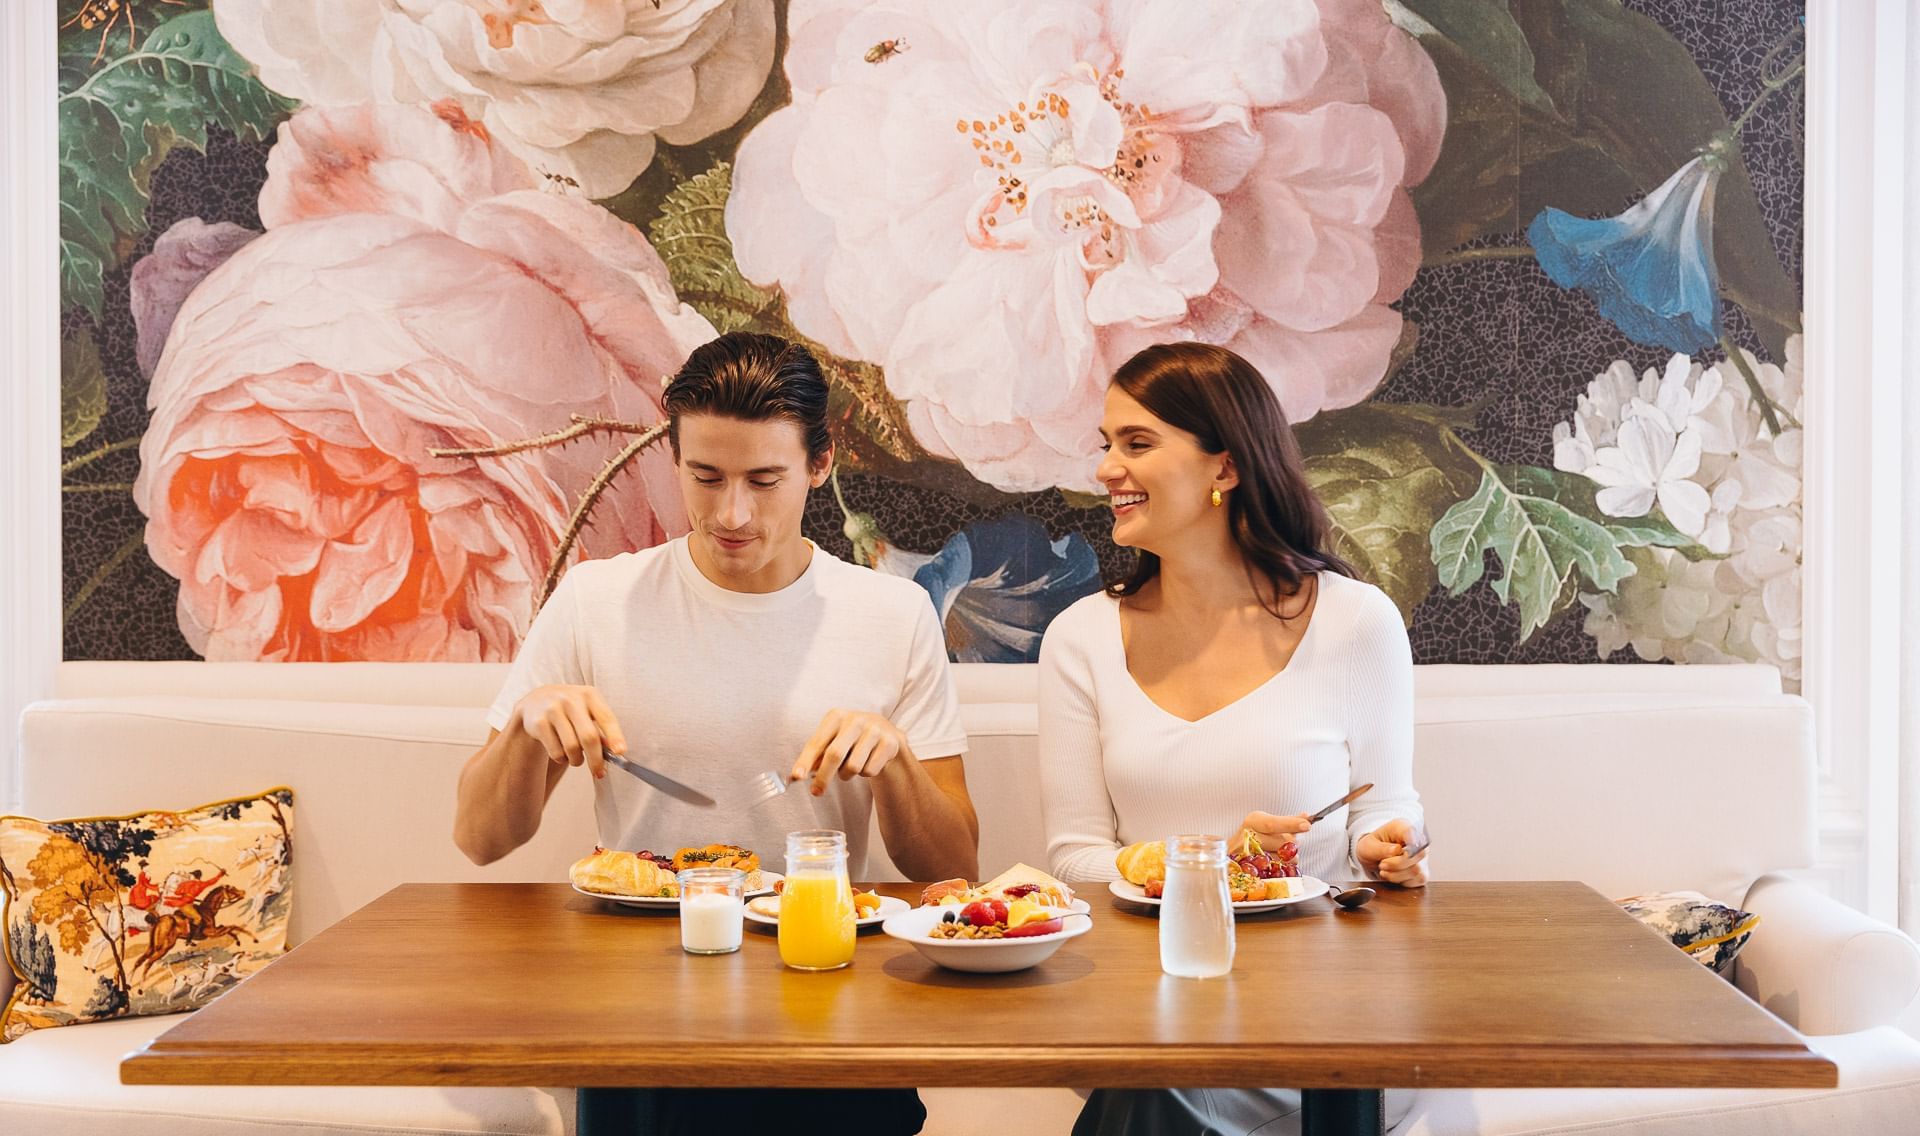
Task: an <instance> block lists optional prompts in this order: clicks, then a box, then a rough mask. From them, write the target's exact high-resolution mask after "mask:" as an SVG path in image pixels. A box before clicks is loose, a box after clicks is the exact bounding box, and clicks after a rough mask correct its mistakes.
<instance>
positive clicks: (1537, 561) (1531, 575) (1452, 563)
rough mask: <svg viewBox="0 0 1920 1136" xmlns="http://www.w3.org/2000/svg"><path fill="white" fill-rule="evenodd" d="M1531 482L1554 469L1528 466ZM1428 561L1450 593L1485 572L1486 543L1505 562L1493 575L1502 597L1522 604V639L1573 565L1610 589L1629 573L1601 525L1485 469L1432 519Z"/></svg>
mask: <svg viewBox="0 0 1920 1136" xmlns="http://www.w3.org/2000/svg"><path fill="white" fill-rule="evenodd" d="M1527 473H1528V474H1529V475H1542V474H1544V475H1548V476H1547V477H1545V478H1541V477H1531V478H1530V479H1531V484H1530V485H1529V488H1531V489H1534V490H1538V489H1540V488H1543V487H1544V486H1543V484H1542V483H1543V482H1546V481H1551V480H1552V474H1553V471H1548V470H1529V471H1527ZM1431 545H1432V556H1433V563H1434V566H1435V567H1436V568H1437V569H1438V571H1439V578H1440V583H1441V584H1443V585H1444V586H1445V587H1446V588H1447V589H1448V591H1449V592H1451V593H1452V594H1454V595H1459V594H1460V593H1462V592H1464V591H1466V590H1467V589H1468V588H1469V587H1471V586H1473V585H1474V584H1475V583H1476V582H1478V581H1479V580H1480V578H1481V576H1483V575H1484V574H1485V554H1486V552H1487V551H1488V550H1489V549H1491V550H1492V551H1493V553H1494V555H1495V556H1497V557H1498V558H1499V560H1500V562H1501V565H1502V567H1503V571H1502V573H1501V575H1500V576H1499V577H1498V578H1496V579H1494V580H1493V581H1491V584H1492V587H1493V591H1494V594H1495V595H1497V596H1499V597H1500V598H1501V600H1503V601H1506V602H1509V603H1518V604H1519V605H1520V639H1521V641H1522V642H1525V641H1526V640H1527V639H1529V638H1532V636H1533V633H1534V632H1535V631H1538V630H1539V629H1540V628H1541V627H1542V626H1544V625H1545V624H1546V622H1547V621H1548V620H1549V619H1551V618H1553V616H1554V614H1555V613H1556V611H1557V610H1558V608H1559V606H1560V605H1561V604H1562V603H1563V602H1564V599H1565V597H1566V596H1567V595H1568V594H1570V589H1568V588H1567V586H1566V585H1567V583H1568V579H1569V576H1570V575H1571V574H1572V573H1574V572H1578V573H1579V574H1580V575H1581V576H1582V577H1583V578H1584V579H1585V580H1586V581H1587V582H1588V583H1589V584H1590V585H1592V586H1593V587H1594V588H1595V589H1597V590H1599V591H1603V592H1611V591H1613V590H1614V589H1615V588H1617V587H1619V585H1620V581H1621V580H1623V579H1625V578H1627V577H1628V576H1631V575H1633V572H1634V568H1633V565H1632V564H1630V563H1629V562H1628V561H1627V558H1626V557H1625V556H1623V555H1621V552H1620V548H1619V546H1618V544H1616V543H1615V540H1614V535H1613V533H1611V532H1610V531H1609V530H1608V528H1607V526H1606V525H1603V524H1601V523H1599V522H1597V521H1594V520H1592V519H1590V518H1587V517H1584V516H1581V515H1580V514H1579V513H1577V512H1575V511H1574V510H1573V509H1570V508H1568V507H1567V506H1566V505H1564V504H1561V503H1560V502H1559V501H1556V500H1554V499H1552V498H1551V497H1547V496H1538V495H1536V493H1534V492H1525V491H1521V490H1519V489H1516V488H1515V487H1513V486H1510V485H1509V484H1507V483H1506V482H1505V481H1504V480H1503V479H1502V474H1501V471H1497V470H1494V469H1488V470H1485V471H1484V472H1483V473H1482V475H1481V479H1480V488H1479V490H1478V491H1477V492H1475V493H1474V495H1473V496H1472V497H1470V498H1468V499H1467V500H1465V501H1462V502H1460V503H1459V504H1457V505H1455V506H1453V507H1452V508H1450V509H1448V510H1447V511H1446V514H1445V515H1444V516H1442V517H1441V518H1440V520H1439V522H1438V523H1437V524H1435V525H1434V526H1433V532H1432V537H1431Z"/></svg>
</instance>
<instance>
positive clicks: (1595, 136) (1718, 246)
mask: <svg viewBox="0 0 1920 1136" xmlns="http://www.w3.org/2000/svg"><path fill="white" fill-rule="evenodd" d="M1397 3H1398V4H1399V5H1401V6H1402V7H1404V8H1405V9H1406V10H1407V11H1408V12H1410V13H1412V15H1413V16H1414V17H1417V19H1409V18H1406V17H1405V16H1403V17H1402V19H1401V22H1402V23H1403V24H1405V25H1408V26H1409V27H1410V30H1412V31H1413V32H1414V34H1415V35H1416V36H1418V38H1419V40H1420V43H1421V45H1422V46H1423V47H1425V48H1426V50H1427V53H1428V55H1429V56H1430V57H1431V58H1432V59H1433V62H1434V65H1435V67H1436V69H1437V70H1438V71H1439V74H1440V83H1441V86H1442V88H1444V90H1445V91H1446V95H1447V108H1448V110H1447V136H1446V142H1445V144H1444V146H1443V148H1442V150H1441V154H1440V160H1439V163H1438V164H1437V165H1436V166H1435V168H1434V170H1433V172H1432V173H1431V174H1430V175H1429V176H1428V177H1427V180H1426V181H1424V182H1423V183H1421V184H1420V185H1419V186H1418V187H1416V188H1415V189H1414V191H1413V197H1414V205H1415V208H1416V210H1417V211H1418V213H1419V215H1420V223H1421V231H1422V235H1423V238H1424V244H1425V247H1426V252H1427V255H1428V256H1429V257H1436V256H1439V255H1440V254H1443V253H1445V252H1448V251H1450V250H1452V249H1455V248H1457V247H1459V246H1460V245H1462V244H1465V243H1467V242H1469V241H1471V240H1474V239H1476V238H1480V237H1485V236H1489V235H1496V234H1498V235H1507V234H1513V233H1517V232H1519V231H1521V230H1522V229H1524V228H1525V226H1526V225H1527V224H1528V223H1529V222H1531V221H1532V220H1533V218H1534V217H1535V216H1536V215H1537V214H1538V213H1539V212H1540V210H1541V209H1543V208H1546V207H1547V206H1554V207H1556V208H1559V209H1563V210H1565V211H1567V212H1569V213H1573V214H1576V215H1580V216H1610V215H1613V214H1616V213H1618V212H1620V211H1621V209H1622V208H1624V207H1625V206H1626V205H1627V203H1628V202H1630V201H1631V200H1633V199H1634V198H1637V197H1640V196H1643V195H1644V194H1646V193H1647V192H1648V191H1649V190H1651V189H1653V188H1654V187H1655V186H1657V185H1659V184H1660V183H1661V182H1663V181H1665V180H1666V179H1667V178H1668V177H1669V176H1671V175H1672V173H1673V172H1674V171H1675V170H1677V169H1679V168H1680V166H1681V165H1682V164H1684V163H1685V162H1687V161H1688V160H1689V159H1691V158H1692V157H1693V156H1694V153H1695V151H1697V150H1698V149H1699V148H1700V147H1701V146H1703V145H1705V144H1706V143H1707V141H1708V140H1709V139H1711V138H1712V137H1713V136H1714V135H1715V134H1717V133H1719V132H1722V131H1724V130H1726V129H1727V127H1728V122H1727V117H1726V112H1725V110H1724V109H1723V108H1722V107H1721V105H1720V100H1719V97H1718V96H1717V95H1716V94H1715V92H1714V90H1713V87H1712V85H1711V84H1709V83H1708V82H1707V80H1706V77H1705V76H1704V75H1702V74H1701V71H1700V67H1699V65H1698V64H1697V63H1695V62H1694V60H1693V57H1692V56H1691V55H1690V54H1689V53H1688V52H1687V49H1686V48H1685V46H1683V45H1682V44H1681V43H1680V42H1679V41H1678V40H1676V39H1675V38H1674V37H1673V36H1672V35H1671V34H1669V33H1668V32H1667V31H1666V30H1665V29H1664V28H1662V27H1661V26H1660V25H1659V24H1657V23H1655V22H1654V21H1653V20H1651V19H1649V18H1648V17H1646V16H1642V15H1640V14H1638V13H1636V12H1633V11H1631V10H1629V9H1627V8H1625V7H1623V6H1621V5H1620V4H1619V2H1618V0H1529V2H1528V3H1521V4H1506V5H1496V4H1488V3H1484V2H1480V0H1397ZM1529 62H1530V63H1531V68H1530V72H1529V73H1528V74H1526V75H1523V74H1522V69H1523V68H1524V67H1526V66H1527V65H1528V63H1529ZM1776 97H1780V98H1788V97H1795V96H1793V95H1780V96H1776ZM1714 258H1715V261H1716V263H1717V264H1718V266H1719V269H1720V273H1721V277H1722V279H1723V281H1724V282H1725V285H1726V287H1727V289H1728V291H1729V292H1730V293H1735V294H1738V295H1739V296H1740V297H1741V300H1740V302H1741V304H1742V306H1743V307H1745V308H1746V309H1747V311H1748V313H1749V314H1750V315H1752V316H1754V317H1755V319H1756V322H1757V323H1758V325H1759V328H1760V331H1761V335H1762V338H1763V339H1764V340H1765V342H1766V345H1767V348H1768V350H1769V351H1770V352H1772V354H1773V357H1774V358H1775V359H1782V358H1785V343H1786V337H1787V335H1788V334H1790V333H1791V332H1793V331H1797V330H1799V314H1798V313H1799V310H1800V293H1799V289H1798V287H1797V286H1796V285H1795V284H1794V283H1793V281H1792V279H1791V278H1790V277H1788V276H1787V274H1786V270H1785V269H1784V268H1782V267H1781V265H1780V262H1779V259H1778V257H1777V256H1775V255H1774V251H1773V243H1772V239H1771V236H1770V234H1769V232H1768V229H1767V226H1766V222H1765V219H1764V218H1763V217H1762V216H1761V214H1760V207H1759V200H1758V198H1757V197H1755V195H1754V191H1753V184H1752V182H1751V181H1750V179H1749V178H1748V175H1747V171H1746V167H1745V165H1744V164H1743V163H1742V162H1741V161H1740V160H1739V159H1738V156H1737V154H1736V155H1735V158H1734V160H1733V162H1732V163H1731V165H1730V167H1729V169H1728V170H1727V172H1726V174H1725V175H1724V176H1723V177H1722V178H1721V180H1720V185H1719V189H1718V193H1717V196H1716V200H1715V203H1714Z"/></svg>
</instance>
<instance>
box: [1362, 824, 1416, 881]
mask: <svg viewBox="0 0 1920 1136" xmlns="http://www.w3.org/2000/svg"><path fill="white" fill-rule="evenodd" d="M1416 831H1417V830H1416V829H1415V828H1414V825H1413V822H1412V821H1409V820H1406V819H1405V818H1403V817H1395V818H1394V819H1392V820H1390V821H1388V822H1387V823H1385V824H1383V825H1381V826H1380V827H1379V828H1376V829H1374V830H1373V831H1372V832H1369V833H1367V834H1366V835H1365V836H1362V837H1361V838H1360V845H1359V847H1358V848H1357V849H1355V851H1356V853H1357V854H1358V855H1359V857H1360V866H1361V867H1362V868H1365V869H1366V870H1367V874H1368V875H1370V876H1373V877H1375V878H1377V879H1381V880H1385V881H1386V882H1388V883H1390V884H1399V885H1400V886H1401V887H1425V886H1427V866H1426V859H1427V850H1426V849H1425V848H1422V849H1420V851H1418V852H1416V853H1414V854H1413V855H1412V856H1408V855H1407V854H1406V849H1407V845H1408V844H1410V843H1412V842H1413V840H1414V835H1415V833H1416Z"/></svg>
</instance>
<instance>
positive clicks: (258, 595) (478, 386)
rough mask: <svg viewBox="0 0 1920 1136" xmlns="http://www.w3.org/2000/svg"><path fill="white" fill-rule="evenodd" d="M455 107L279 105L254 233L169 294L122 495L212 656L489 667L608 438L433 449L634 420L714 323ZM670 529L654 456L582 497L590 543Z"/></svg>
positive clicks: (624, 543)
mask: <svg viewBox="0 0 1920 1136" xmlns="http://www.w3.org/2000/svg"><path fill="white" fill-rule="evenodd" d="M483 134H484V132H483V131H477V130H475V129H473V124H471V123H469V122H467V121H466V120H465V118H464V117H463V116H462V115H461V114H460V113H459V112H458V111H457V110H456V109H453V108H442V113H441V114H439V115H438V116H436V114H434V113H432V112H430V111H427V110H423V109H418V108H411V107H397V106H389V107H379V108H374V107H356V108H349V109H345V110H339V111H330V110H313V109H310V110H305V111H302V112H300V113H299V114H297V115H295V116H294V118H293V119H292V120H290V121H289V122H287V123H285V124H283V125H282V126H281V128H280V136H279V140H278V142H277V144H276V145H275V147H274V150H273V152H272V155H271V157H270V158H269V163H268V168H269V175H268V181H267V185H266V187H265V188H264V189H263V190H262V192H261V195H260V213H261V217H262V219H263V220H264V221H265V222H266V224H267V226H268V229H267V232H266V233H265V235H263V236H261V237H259V238H257V239H256V240H254V241H253V242H251V243H250V244H248V245H246V246H245V247H244V248H242V249H240V250H239V251H238V252H237V253H235V254H234V255H233V257H232V258H231V259H229V260H228V261H227V262H226V263H225V264H223V265H221V266H220V267H219V268H218V269H216V270H215V271H214V272H213V273H212V274H210V275H209V276H207V278H206V279H205V280H204V281H202V282H201V284H200V285H199V287H198V288H196V289H195V290H194V292H193V294H192V295H191V296H189V297H188V298H187V301H186V303H185V304H184V305H183V306H182V307H181V308H180V312H179V315H178V317H177V318H176V319H175V321H174V323H173V327H172V330H171V333H170V334H169V336H168V338H167V342H166V347H165V350H164V351H163V353H162V354H161V357H160V361H159V365H158V367H157V369H156V370H155V372H154V376H153V382H152V385H151V387H150V389H149V393H148V405H149V406H150V407H151V408H152V411H153V417H152V422H151V424H150V425H149V427H148V429H147V432H146V436H145V438H144V439H143V440H142V442H141V447H140V459H141V470H140V476H139V479H138V481H136V482H135V485H134V500H135V501H136V502H137V503H138V504H139V506H140V508H141V510H142V511H143V512H145V513H146V515H147V517H148V522H147V547H148V550H149V552H150V553H151V555H152V556H153V559H154V561H155V563H157V564H159V565H160V566H161V567H162V568H164V569H166V570H167V571H168V572H170V573H172V574H173V575H175V576H177V577H179V578H180V599H179V619H180V628H181V631H182V632H183V633H184V634H185V636H186V638H187V641H188V643H190V644H191V645H192V646H193V648H194V649H195V650H196V651H199V652H200V653H201V654H202V655H204V656H206V657H207V658H210V659H270V660H294V659H390V660H426V659H448V660H506V659H509V658H511V657H512V655H513V652H514V649H515V647H516V646H517V645H518V643H519V641H520V638H521V636H522V635H523V634H524V632H525V631H526V628H527V626H528V624H529V623H530V621H531V619H532V617H533V607H534V601H535V597H536V596H537V594H538V589H539V585H540V580H541V577H542V575H543V574H544V572H545V569H546V565H547V563H548V560H549V559H550V557H551V556H552V554H553V550H554V549H555V547H556V545H557V542H558V539H559V534H560V532H561V531H562V530H563V528H564V526H565V523H566V518H567V514H568V512H569V511H570V509H571V508H572V505H573V502H574V501H575V500H576V499H577V497H578V494H579V493H580V491H581V490H582V489H584V488H585V486H586V485H587V483H588V482H589V480H590V479H591V478H592V477H593V475H594V474H595V473H596V472H597V471H598V470H599V468H600V467H601V464H602V463H603V462H604V460H605V459H606V458H607V457H608V456H609V455H610V454H611V453H613V452H614V448H615V447H616V446H618V445H619V444H621V441H622V440H621V439H605V440H601V441H597V442H588V443H576V444H574V445H571V446H568V447H566V448H564V449H557V450H556V449H546V450H534V451H528V452H524V453H520V454H514V455H509V456H505V457H498V458H481V459H477V460H473V459H436V458H432V457H429V456H428V453H427V451H428V449H429V448H430V447H457V446H477V445H485V444H487V443H488V442H490V441H492V440H495V439H499V440H509V439H515V438H520V437H524V436H526V435H528V434H530V433H533V432H535V431H537V430H541V429H551V428H555V427H558V426H561V425H565V424H566V422H567V419H568V415H569V414H571V413H586V414H599V415H608V416H614V417H618V418H623V419H626V420H630V421H641V422H653V421H657V420H658V419H659V417H660V405H659V403H660V380H661V377H662V376H663V375H666V374H670V373H671V372H672V371H673V370H674V369H675V368H677V367H678V366H679V364H680V362H681V361H682V360H683V359H684V358H685V356H686V354H687V352H688V351H689V350H691V349H692V348H693V347H694V346H696V345H698V344H699V343H701V342H704V341H705V340H707V339H709V338H711V337H712V335H713V329H712V327H711V326H710V325H709V324H708V323H707V322H706V320H704V319H703V318H701V317H700V316H699V314H698V313H696V312H694V311H693V310H692V309H690V308H687V307H685V306H684V305H682V304H681V303H680V302H679V301H678V300H677V299H676V298H675V296H674V293H673V290H672V287H671V286H670V284H669V282H668V279H667V273H666V269H665V266H664V265H663V264H662V263H661V262H660V259H659V257H658V256H657V255H656V254H655V253H654V251H653V249H652V247H651V246H649V245H648V244H647V242H646V240H645V239H644V238H643V237H642V236H641V235H640V234H639V233H638V232H637V231H636V230H635V229H634V228H633V227H632V226H630V225H628V224H626V223H624V222H622V221H620V220H618V219H617V218H615V217H613V216H612V215H611V214H609V213H607V212H606V211H605V210H603V209H601V208H600V207H599V206H597V205H594V204H592V203H590V202H588V201H585V200H583V199H581V198H579V197H577V196H569V195H564V194H556V193H551V192H543V191H542V190H539V189H533V188H528V187H529V186H530V185H532V184H533V180H534V179H533V177H532V175H531V174H530V173H529V172H528V171H527V170H526V169H525V168H524V167H523V166H521V165H520V164H519V163H518V162H517V161H502V160H501V158H500V155H499V154H498V152H497V151H496V150H495V148H494V147H493V146H492V145H491V144H490V143H489V142H488V141H487V140H486V138H485V137H483ZM685 529H686V520H685V517H684V515H683V513H682V509H681V503H680V495H679V492H678V489H677V487H676V486H675V484H674V482H673V475H672V467H671V462H670V458H669V457H668V455H666V454H664V453H660V452H655V451H649V452H648V454H646V455H644V456H642V457H641V458H640V459H638V460H637V461H636V463H635V465H634V467H632V469H631V472H630V473H629V475H628V476H627V477H626V478H625V479H623V480H621V481H620V482H618V483H616V485H615V486H614V488H613V490H612V491H611V492H610V493H609V494H608V495H607V496H606V497H603V498H602V500H601V504H600V507H599V509H598V510H597V511H596V512H595V515H594V526H593V528H591V529H589V530H587V532H586V535H585V540H586V542H587V545H588V551H590V552H596V553H598V554H600V555H606V554H610V553H614V552H619V551H624V550H627V549H632V548H640V547H645V546H647V545H650V544H654V543H657V542H659V541H660V540H662V539H665V538H667V537H670V536H673V535H677V534H679V533H681V532H684V531H685Z"/></svg>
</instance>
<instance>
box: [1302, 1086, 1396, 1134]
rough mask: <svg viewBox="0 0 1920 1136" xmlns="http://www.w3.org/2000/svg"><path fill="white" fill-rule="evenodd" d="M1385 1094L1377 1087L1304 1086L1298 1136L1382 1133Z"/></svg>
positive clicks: (1385, 1115) (1384, 1120)
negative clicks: (1316, 1087)
mask: <svg viewBox="0 0 1920 1136" xmlns="http://www.w3.org/2000/svg"><path fill="white" fill-rule="evenodd" d="M1386 1130H1387V1112H1386V1094H1385V1093H1384V1092H1383V1091H1381V1090H1380V1089H1303V1090H1301V1093H1300V1132H1301V1136H1382V1134H1383V1133H1385V1132H1386Z"/></svg>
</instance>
